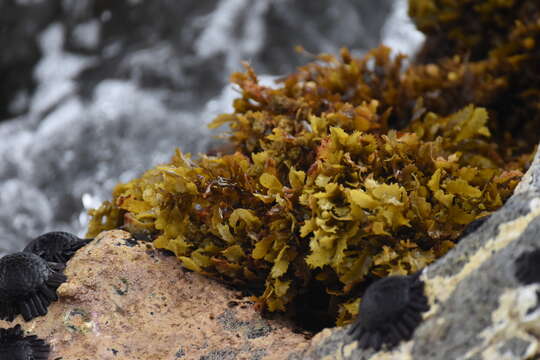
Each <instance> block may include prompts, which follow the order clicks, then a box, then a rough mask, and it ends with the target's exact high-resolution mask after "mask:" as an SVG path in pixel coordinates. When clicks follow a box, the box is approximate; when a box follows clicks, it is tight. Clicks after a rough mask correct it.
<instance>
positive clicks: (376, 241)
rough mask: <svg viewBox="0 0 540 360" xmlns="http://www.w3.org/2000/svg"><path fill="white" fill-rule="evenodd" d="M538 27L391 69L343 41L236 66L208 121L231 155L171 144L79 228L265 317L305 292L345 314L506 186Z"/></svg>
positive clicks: (427, 259)
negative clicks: (280, 70)
mask: <svg viewBox="0 0 540 360" xmlns="http://www.w3.org/2000/svg"><path fill="white" fill-rule="evenodd" d="M413 2H414V1H413ZM418 2H420V0H419V1H418ZM493 11H495V10H493ZM537 15H538V14H537ZM514 16H515V14H514ZM538 24H540V23H538ZM538 24H537V25H534V24H532V25H531V24H529V25H522V26H518V27H516V28H515V29H513V30H512V31H511V34H510V35H509V36H510V38H509V39H514V40H516V39H521V40H523V41H521V43H522V44H523V43H525V46H521V45H515V46H514V45H513V43H512V42H507V43H502V45H499V44H498V43H497V47H496V48H494V50H493V51H492V52H490V55H489V56H490V57H489V58H486V59H483V60H480V61H476V62H471V61H467V60H466V57H463V56H461V55H457V56H455V57H452V58H441V59H440V60H438V61H437V62H436V63H431V64H413V65H411V66H410V67H409V68H407V69H404V68H403V66H402V63H403V57H402V56H397V57H395V58H393V57H391V55H390V50H389V49H388V48H385V47H380V48H378V49H374V50H373V51H371V52H369V53H368V54H367V55H366V56H364V57H363V58H354V57H352V56H351V55H350V53H349V52H348V51H347V50H346V49H344V50H342V51H341V54H340V56H339V57H335V56H331V55H321V56H318V57H317V59H316V61H315V62H313V63H310V64H308V65H306V66H303V67H301V68H299V69H298V70H297V71H296V72H295V73H293V74H291V75H290V76H288V77H286V78H284V79H282V80H281V81H280V82H279V86H278V87H275V88H271V87H266V86H262V85H261V84H260V83H259V81H258V79H257V76H256V74H255V72H254V71H253V70H252V69H251V68H250V67H249V66H247V65H246V72H245V73H236V74H233V76H232V81H233V82H234V83H235V84H237V85H238V87H239V89H240V90H241V97H240V98H238V99H236V100H235V102H234V109H235V111H234V113H232V114H224V115H221V116H219V117H217V118H216V119H215V120H214V122H213V123H212V126H213V127H218V126H220V125H223V124H228V125H229V126H230V133H229V137H230V141H231V143H232V144H233V145H234V146H235V152H234V153H232V154H225V155H217V156H202V157H200V158H199V159H197V160H192V159H191V157H190V156H189V155H187V154H183V153H182V152H181V151H180V150H176V152H175V154H174V156H173V157H172V159H171V161H170V162H169V163H168V164H163V165H159V166H156V167H155V168H153V169H150V170H149V171H147V172H146V173H144V174H143V175H142V176H141V177H139V178H137V179H134V180H132V181H131V182H129V183H126V184H119V185H117V186H116V187H115V189H114V191H113V199H112V201H111V202H106V203H104V204H103V205H102V207H101V208H99V209H97V210H93V211H92V212H91V215H92V220H91V223H90V227H89V233H88V236H89V237H94V236H95V235H97V233H98V232H100V231H102V230H107V229H111V228H114V227H117V226H123V227H124V228H126V229H128V230H130V231H133V232H137V233H139V232H145V233H147V234H150V235H152V236H154V237H155V240H154V244H155V245H156V246H157V247H159V248H164V249H167V250H170V251H172V252H174V253H175V254H176V255H177V257H178V258H179V259H180V261H182V263H183V265H184V266H185V267H186V268H188V269H191V270H193V271H197V272H199V273H202V274H205V275H208V276H211V277H214V278H218V279H221V280H223V281H227V282H230V283H232V284H237V285H241V286H245V287H250V288H252V289H254V290H255V291H256V293H257V299H258V301H259V303H260V305H261V308H264V309H268V310H269V311H276V310H282V311H283V310H287V309H291V308H292V309H293V310H294V305H295V299H300V298H302V296H305V295H306V294H309V293H311V292H312V291H314V289H318V290H317V291H321V292H323V293H324V296H326V298H325V307H326V308H325V311H324V312H325V313H327V314H331V316H332V317H333V319H332V320H335V319H336V318H337V324H344V323H348V322H350V320H351V319H352V318H353V316H355V315H356V314H357V312H358V304H359V302H360V297H361V295H362V293H363V292H364V291H365V289H366V286H367V285H369V283H371V282H373V281H374V280H376V279H378V278H381V277H385V276H388V275H407V274H411V273H415V272H417V271H418V270H420V269H422V268H423V267H425V266H426V265H428V264H429V263H431V262H433V261H434V260H435V259H437V258H439V257H441V256H442V255H444V254H445V253H446V252H447V251H448V250H449V249H450V248H452V246H453V245H454V243H455V241H456V240H457V239H458V238H459V236H460V233H461V232H462V231H463V229H464V228H465V226H466V225H467V224H469V223H470V222H472V221H474V220H475V219H478V218H482V217H485V216H487V215H489V214H490V213H492V212H493V211H495V210H496V209H498V208H499V207H500V206H501V205H502V204H503V202H504V201H505V200H506V199H507V198H508V197H509V196H510V195H511V194H512V192H513V189H514V188H515V186H516V185H517V183H518V182H519V180H520V178H521V176H522V173H523V170H524V169H525V167H526V166H527V163H528V159H529V158H530V153H531V151H532V147H533V146H534V144H535V141H537V140H538V139H537V137H535V136H529V137H527V136H521V135H523V134H525V133H527V129H530V126H531V125H530V124H531V121H530V120H531V119H532V123H533V124H534V122H535V121H536V120H538V119H539V118H538V115H535V114H536V113H535V112H533V111H532V109H533V108H534V107H535V106H537V105H538V104H539V102H537V99H538V96H539V94H540V93H539V92H538V88H539V87H536V88H535V89H532V88H531V86H536V85H535V84H538V83H537V82H535V81H537V80H538V78H539V75H538V70H537V69H536V67H535V64H536V62H535V61H537V60H538V48H537V46H538V44H540V39H539V38H538V37H539V34H540V32H539V31H538V29H539V27H538ZM501 36H502V35H501ZM530 38H533V42H532V45H531V42H530V41H528V40H526V39H530ZM523 72H525V73H530V75H531V79H532V85H531V84H530V83H529V84H528V83H526V80H524V79H522V78H521V76H522V74H523ZM513 90H515V91H516V94H514V95H512V96H513V97H512V99H518V100H519V99H520V100H521V101H522V103H527V104H528V105H527V106H525V107H524V108H522V109H521V112H520V110H519V108H517V106H518V105H517V104H519V103H516V104H512V105H511V109H513V110H515V112H516V113H515V114H514V113H509V112H508V111H509V109H502V108H501V106H500V104H501V102H503V103H504V102H505V101H506V97H508V96H509V95H508V94H509V92H510V91H513ZM527 114H528V115H527ZM507 115H508V116H507ZM527 116H529V117H530V119H529V120H528V121H525V120H526V118H527ZM534 134H535V133H534V132H533V133H532V135H534ZM321 289H322V290H321Z"/></svg>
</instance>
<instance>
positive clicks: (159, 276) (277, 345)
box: [0, 230, 309, 360]
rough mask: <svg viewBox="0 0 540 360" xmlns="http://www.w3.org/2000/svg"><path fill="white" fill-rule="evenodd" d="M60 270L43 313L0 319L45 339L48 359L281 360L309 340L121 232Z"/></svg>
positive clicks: (100, 241) (296, 353) (99, 239)
mask: <svg viewBox="0 0 540 360" xmlns="http://www.w3.org/2000/svg"><path fill="white" fill-rule="evenodd" d="M65 274H66V275H67V276H68V281H67V282H66V283H64V284H62V286H60V288H59V289H58V295H59V297H60V298H59V300H58V301H57V302H55V303H53V304H52V305H51V306H50V307H49V313H48V315H47V316H46V317H39V318H36V319H34V320H32V321H30V322H27V323H26V322H24V321H23V319H22V318H21V317H17V318H16V319H15V322H13V323H8V322H5V321H0V327H4V328H7V327H11V326H14V324H15V323H19V324H21V326H22V327H23V328H24V329H25V330H27V331H29V332H30V333H32V334H36V335H38V336H39V337H40V338H42V339H44V340H46V341H47V342H48V343H49V344H50V345H51V355H50V359H59V358H61V359H65V360H68V359H69V360H72V359H73V360H74V359H77V360H95V359H101V360H106V359H115V360H123V359H126V360H127V359H129V360H137V359H141V360H147V359H161V360H184V359H186V360H187V359H201V360H202V359H205V360H218V359H219V360H227V359H230V360H232V359H235V360H241V359H245V360H248V359H253V360H255V359H260V360H263V359H287V358H294V357H298V356H299V354H300V353H301V352H302V351H303V350H304V348H305V347H306V346H307V345H308V343H309V341H308V340H306V339H305V338H304V336H303V335H300V334H297V333H294V332H293V331H292V329H293V327H292V325H290V324H288V323H287V322H286V321H285V320H283V319H273V320H267V319H263V318H261V316H260V314H259V313H258V312H257V311H256V309H255V308H254V304H253V303H252V302H251V301H250V299H249V298H245V297H243V296H242V295H241V294H240V293H239V292H238V291H235V290H230V289H227V288H225V287H224V286H223V285H221V284H219V283H216V282H215V281H212V280H209V279H207V278H204V277H202V276H200V275H198V274H195V273H192V272H188V271H186V270H184V269H182V267H181V266H180V263H179V262H178V261H177V260H176V258H175V257H173V256H167V255H166V254H164V253H162V252H161V251H157V250H155V249H154V248H153V247H152V246H151V245H150V244H148V243H142V242H136V241H134V240H132V239H131V236H130V234H128V233H126V232H123V231H120V230H115V231H110V232H106V233H102V234H101V235H100V236H98V237H97V238H96V239H95V240H94V241H93V242H91V243H90V244H89V245H87V246H86V247H84V248H82V249H80V250H79V251H78V252H77V253H76V254H75V256H74V257H73V258H72V259H71V260H70V261H69V262H68V265H67V268H66V270H65Z"/></svg>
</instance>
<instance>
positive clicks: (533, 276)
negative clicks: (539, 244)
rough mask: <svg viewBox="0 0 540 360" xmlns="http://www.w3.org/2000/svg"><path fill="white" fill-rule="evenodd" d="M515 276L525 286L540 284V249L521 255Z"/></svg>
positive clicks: (516, 263) (517, 262)
mask: <svg viewBox="0 0 540 360" xmlns="http://www.w3.org/2000/svg"><path fill="white" fill-rule="evenodd" d="M515 269H516V270H515V275H516V279H518V280H519V282H520V283H522V284H523V285H530V284H534V283H540V249H536V250H532V251H528V252H525V253H523V254H521V255H520V256H519V257H518V258H517V259H516V262H515Z"/></svg>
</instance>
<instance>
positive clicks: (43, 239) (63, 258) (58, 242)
mask: <svg viewBox="0 0 540 360" xmlns="http://www.w3.org/2000/svg"><path fill="white" fill-rule="evenodd" d="M90 241H92V239H81V238H79V237H77V236H75V235H73V234H70V233H68V232H64V231H53V232H48V233H46V234H43V235H41V236H38V237H37V238H35V239H34V240H32V241H31V242H30V243H29V244H28V245H26V247H25V248H24V250H23V251H24V252H31V253H33V254H36V255H38V256H40V257H41V258H43V259H45V260H47V261H53V262H57V263H62V264H65V263H67V261H68V260H69V259H71V257H72V256H73V254H75V252H76V251H77V250H79V249H80V248H82V247H83V246H85V245H86V244H88V243H89V242H90Z"/></svg>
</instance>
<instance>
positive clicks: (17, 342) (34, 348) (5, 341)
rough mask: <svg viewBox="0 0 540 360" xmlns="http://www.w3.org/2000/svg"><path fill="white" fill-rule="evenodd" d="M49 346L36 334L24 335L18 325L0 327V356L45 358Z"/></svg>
mask: <svg viewBox="0 0 540 360" xmlns="http://www.w3.org/2000/svg"><path fill="white" fill-rule="evenodd" d="M49 352H50V346H49V344H47V343H46V342H45V341H44V340H42V339H39V338H38V337H37V336H36V335H30V336H24V333H23V330H22V328H21V326H20V325H15V326H14V327H12V328H9V329H0V358H2V359H9V360H47V359H48V358H49Z"/></svg>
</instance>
